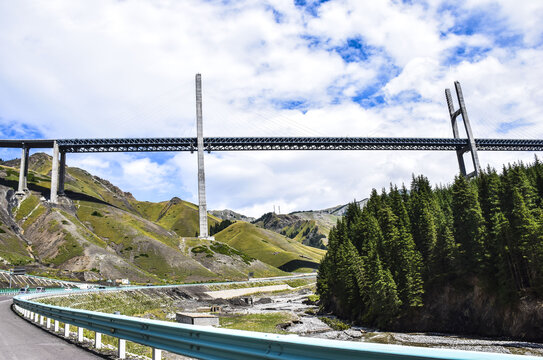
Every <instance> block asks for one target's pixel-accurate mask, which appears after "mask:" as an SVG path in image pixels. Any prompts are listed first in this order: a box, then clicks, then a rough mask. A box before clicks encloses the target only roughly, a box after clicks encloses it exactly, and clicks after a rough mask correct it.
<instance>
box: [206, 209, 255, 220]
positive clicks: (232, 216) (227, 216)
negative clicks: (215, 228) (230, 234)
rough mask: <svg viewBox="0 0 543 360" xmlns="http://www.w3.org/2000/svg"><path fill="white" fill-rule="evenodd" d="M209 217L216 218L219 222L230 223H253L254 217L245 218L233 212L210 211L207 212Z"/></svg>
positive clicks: (226, 210)
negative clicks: (228, 221) (238, 221)
mask: <svg viewBox="0 0 543 360" xmlns="http://www.w3.org/2000/svg"><path fill="white" fill-rule="evenodd" d="M209 213H210V214H211V215H213V216H216V217H218V218H219V219H221V220H230V221H237V220H240V221H245V222H253V221H255V218H254V217H250V216H245V215H243V214H240V213H237V212H235V211H233V210H228V209H224V210H211V211H210V212H209Z"/></svg>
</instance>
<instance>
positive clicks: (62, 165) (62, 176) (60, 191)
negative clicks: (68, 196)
mask: <svg viewBox="0 0 543 360" xmlns="http://www.w3.org/2000/svg"><path fill="white" fill-rule="evenodd" d="M65 178H66V152H65V151H61V152H60V169H59V179H58V195H59V196H64V195H65V194H64V181H65Z"/></svg>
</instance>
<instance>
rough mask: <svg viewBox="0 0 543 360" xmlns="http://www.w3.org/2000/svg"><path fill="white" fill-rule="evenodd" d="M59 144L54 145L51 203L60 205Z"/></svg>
mask: <svg viewBox="0 0 543 360" xmlns="http://www.w3.org/2000/svg"><path fill="white" fill-rule="evenodd" d="M58 152H59V150H58V143H57V142H56V141H55V142H54V143H53V164H52V165H53V166H52V169H51V196H50V197H49V201H50V202H51V203H52V204H57V203H58V195H57V194H58V175H59V174H58V165H59V164H58Z"/></svg>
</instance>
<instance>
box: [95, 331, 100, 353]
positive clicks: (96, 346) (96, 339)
mask: <svg viewBox="0 0 543 360" xmlns="http://www.w3.org/2000/svg"><path fill="white" fill-rule="evenodd" d="M94 348H95V349H101V348H102V333H99V332H98V331H96V332H95V333H94Z"/></svg>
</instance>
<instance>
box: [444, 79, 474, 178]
mask: <svg viewBox="0 0 543 360" xmlns="http://www.w3.org/2000/svg"><path fill="white" fill-rule="evenodd" d="M454 87H455V88H456V97H457V98H458V105H459V106H460V108H459V109H458V110H456V111H455V110H454V103H453V99H452V96H451V90H449V89H445V98H446V99H447V106H448V107H449V115H450V116H451V125H452V130H453V136H454V138H455V139H459V138H460V134H459V133H458V124H457V119H458V116H459V115H462V122H463V123H464V128H465V129H466V135H467V137H468V144H467V145H466V146H463V147H460V148H457V149H456V156H457V157H458V166H459V167H460V173H461V174H462V175H464V176H465V177H467V178H470V177H473V176H479V174H480V173H481V164H480V163H479V156H478V155H477V146H476V145H475V139H474V138H473V132H472V131H471V125H470V123H469V118H468V112H467V111H466V104H465V103H464V95H463V94H462V88H461V87H460V83H459V82H458V81H455V82H454ZM468 151H469V152H470V153H471V159H472V161H473V169H474V170H473V172H471V173H469V174H467V173H466V164H465V163H464V154H465V153H466V152H468Z"/></svg>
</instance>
